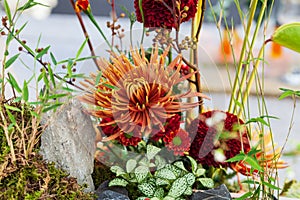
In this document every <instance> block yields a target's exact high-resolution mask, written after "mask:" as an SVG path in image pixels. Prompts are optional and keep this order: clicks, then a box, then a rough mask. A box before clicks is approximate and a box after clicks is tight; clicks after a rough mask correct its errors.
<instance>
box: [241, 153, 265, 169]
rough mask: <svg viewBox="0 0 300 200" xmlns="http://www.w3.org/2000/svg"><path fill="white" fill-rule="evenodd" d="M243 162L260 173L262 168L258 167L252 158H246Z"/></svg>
mask: <svg viewBox="0 0 300 200" xmlns="http://www.w3.org/2000/svg"><path fill="white" fill-rule="evenodd" d="M245 162H247V163H248V164H249V165H250V166H251V167H252V168H253V169H256V170H258V171H260V172H262V171H263V170H262V167H261V166H260V165H259V163H258V162H257V160H256V159H254V158H253V157H250V156H247V157H246V159H245Z"/></svg>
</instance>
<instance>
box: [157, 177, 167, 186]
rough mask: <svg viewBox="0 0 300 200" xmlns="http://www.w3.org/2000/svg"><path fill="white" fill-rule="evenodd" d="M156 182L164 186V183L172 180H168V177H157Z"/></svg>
mask: <svg viewBox="0 0 300 200" xmlns="http://www.w3.org/2000/svg"><path fill="white" fill-rule="evenodd" d="M155 184H156V185H157V186H162V185H169V184H170V182H169V181H168V180H166V179H163V178H156V182H155Z"/></svg>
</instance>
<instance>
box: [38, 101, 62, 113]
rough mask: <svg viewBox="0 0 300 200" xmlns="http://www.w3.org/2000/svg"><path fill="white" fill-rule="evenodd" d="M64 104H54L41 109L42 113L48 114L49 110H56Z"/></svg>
mask: <svg viewBox="0 0 300 200" xmlns="http://www.w3.org/2000/svg"><path fill="white" fill-rule="evenodd" d="M63 104H64V103H56V104H54V105H51V106H47V107H45V108H44V109H43V112H48V111H50V110H54V109H56V108H58V107H59V106H61V105H63Z"/></svg>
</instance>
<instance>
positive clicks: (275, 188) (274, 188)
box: [262, 181, 281, 190]
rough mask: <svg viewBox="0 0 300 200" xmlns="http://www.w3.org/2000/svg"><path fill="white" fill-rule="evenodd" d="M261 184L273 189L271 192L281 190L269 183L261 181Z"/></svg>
mask: <svg viewBox="0 0 300 200" xmlns="http://www.w3.org/2000/svg"><path fill="white" fill-rule="evenodd" d="M262 183H263V184H264V185H266V186H268V187H269V188H271V189H273V190H281V188H279V187H277V186H275V185H273V184H271V183H268V182H266V181H262Z"/></svg>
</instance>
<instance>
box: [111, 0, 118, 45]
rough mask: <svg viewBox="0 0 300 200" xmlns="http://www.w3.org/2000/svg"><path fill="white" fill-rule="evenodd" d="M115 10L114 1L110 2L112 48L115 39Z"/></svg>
mask: <svg viewBox="0 0 300 200" xmlns="http://www.w3.org/2000/svg"><path fill="white" fill-rule="evenodd" d="M116 15H117V14H116V9H115V0H111V17H112V23H113V26H112V27H113V28H112V34H111V35H112V37H111V46H114V39H115V34H114V32H115V23H116Z"/></svg>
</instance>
